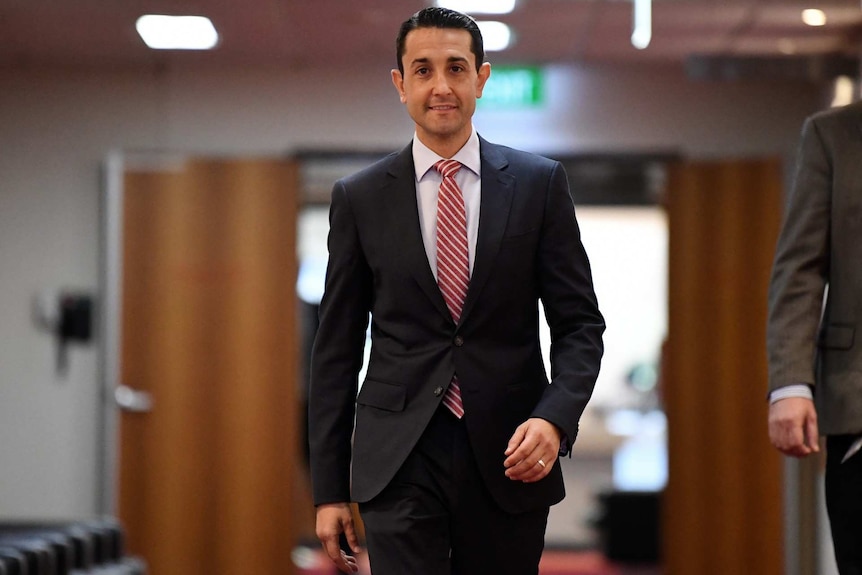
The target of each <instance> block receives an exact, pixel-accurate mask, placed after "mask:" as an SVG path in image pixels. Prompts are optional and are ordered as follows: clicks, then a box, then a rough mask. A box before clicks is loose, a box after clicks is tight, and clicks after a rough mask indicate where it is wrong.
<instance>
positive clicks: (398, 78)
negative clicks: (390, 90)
mask: <svg viewBox="0 0 862 575" xmlns="http://www.w3.org/2000/svg"><path fill="white" fill-rule="evenodd" d="M392 84H393V85H394V86H395V89H396V90H398V97H399V98H401V103H402V104H406V103H407V95H406V94H405V93H404V76H403V75H402V74H401V72H400V71H399V70H398V69H397V68H396V69H394V70H392Z"/></svg>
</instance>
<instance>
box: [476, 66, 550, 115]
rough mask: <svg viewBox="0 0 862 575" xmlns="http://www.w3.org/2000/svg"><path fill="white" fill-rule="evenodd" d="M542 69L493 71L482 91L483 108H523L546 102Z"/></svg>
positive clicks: (510, 68) (523, 68) (527, 67)
mask: <svg viewBox="0 0 862 575" xmlns="http://www.w3.org/2000/svg"><path fill="white" fill-rule="evenodd" d="M544 98H545V94H544V85H543V75H542V69H541V68H538V67H536V66H522V67H507V66H501V67H499V68H496V67H495V68H492V69H491V77H490V78H489V79H488V83H487V84H485V89H484V90H483V91H482V98H481V99H480V100H479V105H480V106H481V107H483V108H492V107H493V108H521V107H525V106H538V105H541V104H542V103H543V102H544Z"/></svg>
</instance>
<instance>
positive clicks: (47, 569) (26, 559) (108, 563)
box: [0, 519, 147, 575]
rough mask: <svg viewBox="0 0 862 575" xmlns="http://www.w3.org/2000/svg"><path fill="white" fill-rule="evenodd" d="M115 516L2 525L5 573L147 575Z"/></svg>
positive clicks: (0, 556)
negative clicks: (128, 550)
mask: <svg viewBox="0 0 862 575" xmlns="http://www.w3.org/2000/svg"><path fill="white" fill-rule="evenodd" d="M146 573H147V569H146V564H145V563H144V562H143V561H142V560H141V559H139V558H136V557H130V556H127V555H126V552H125V541H124V532H123V529H122V527H121V526H120V524H119V522H117V521H115V520H113V519H103V520H93V521H75V522H68V523H49V522H46V523H24V522H15V523H0V575H146Z"/></svg>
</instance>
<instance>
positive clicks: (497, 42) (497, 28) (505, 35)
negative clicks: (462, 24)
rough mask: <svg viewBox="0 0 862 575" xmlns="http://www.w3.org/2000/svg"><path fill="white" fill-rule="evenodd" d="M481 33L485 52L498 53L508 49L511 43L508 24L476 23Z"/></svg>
mask: <svg viewBox="0 0 862 575" xmlns="http://www.w3.org/2000/svg"><path fill="white" fill-rule="evenodd" d="M476 24H477V25H478V26H479V31H480V32H482V43H483V44H484V45H485V51H486V52H499V51H501V50H505V49H506V48H508V47H509V43H510V42H511V41H512V30H511V28H509V25H508V24H503V23H502V22H495V21H493V20H487V21H484V22H476Z"/></svg>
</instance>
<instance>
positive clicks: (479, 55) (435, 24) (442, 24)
mask: <svg viewBox="0 0 862 575" xmlns="http://www.w3.org/2000/svg"><path fill="white" fill-rule="evenodd" d="M417 28H455V29H457V30H466V31H467V32H469V33H470V37H471V38H472V41H471V43H470V51H471V52H473V55H474V56H476V71H477V72H478V71H479V68H480V67H481V66H482V63H483V62H484V61H485V47H484V44H483V43H482V32H480V31H479V26H477V25H476V21H475V20H473V19H472V18H470V17H469V16H467V15H466V14H462V13H461V12H456V11H455V10H449V9H448V8H438V7H431V8H424V9H422V10H420V11H419V12H417V13H416V14H414V15H413V16H411V17H410V18H409V19H407V20H405V22H404V23H403V24H401V29H400V30H399V31H398V38H397V39H396V40H395V52H396V57H397V58H398V71H399V72H401V73H402V74H403V73H404V62H402V61H401V58H402V57H403V56H404V42H405V41H406V40H407V34H408V33H410V32H412V31H413V30H415V29H417Z"/></svg>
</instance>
